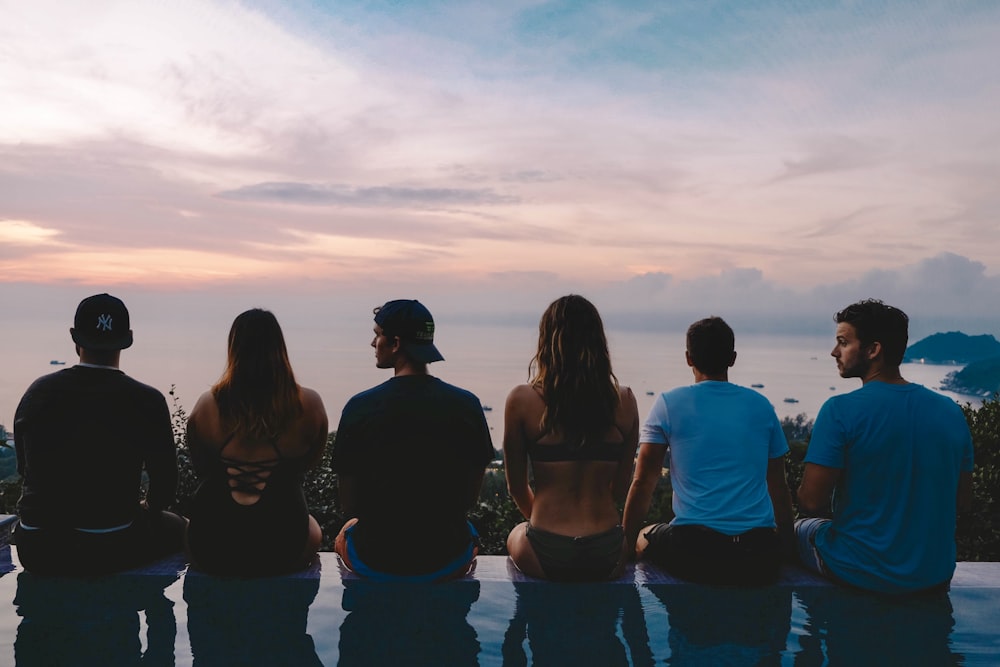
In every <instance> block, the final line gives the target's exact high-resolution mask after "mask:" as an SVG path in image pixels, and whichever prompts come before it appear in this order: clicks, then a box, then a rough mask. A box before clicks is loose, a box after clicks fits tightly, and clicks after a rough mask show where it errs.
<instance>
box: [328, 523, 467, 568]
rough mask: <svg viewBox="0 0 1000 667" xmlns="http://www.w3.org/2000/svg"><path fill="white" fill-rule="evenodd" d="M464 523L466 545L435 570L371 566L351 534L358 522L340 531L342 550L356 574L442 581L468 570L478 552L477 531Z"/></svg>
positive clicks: (348, 564)
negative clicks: (400, 571)
mask: <svg viewBox="0 0 1000 667" xmlns="http://www.w3.org/2000/svg"><path fill="white" fill-rule="evenodd" d="M466 524H467V525H468V527H469V544H468V546H467V547H466V548H465V549H463V550H462V552H461V553H460V554H458V556H456V557H455V558H453V559H452V560H451V561H449V562H448V563H446V564H445V565H443V566H442V567H440V568H438V569H437V570H435V571H433V572H426V573H420V574H394V573H392V572H383V571H381V570H376V569H374V568H372V567H371V566H370V565H368V564H367V563H365V562H364V561H363V560H362V559H361V556H360V555H359V554H358V549H357V545H356V544H355V538H354V535H353V533H354V530H355V529H356V528H357V525H358V524H357V523H355V524H353V525H348V526H347V527H346V528H344V530H343V533H342V535H343V537H344V551H345V552H346V556H347V561H348V562H347V566H348V567H349V568H350V569H351V570H352V571H354V572H356V573H357V574H360V575H361V576H363V577H365V578H366V579H371V580H373V581H396V582H422V581H443V580H445V579H451V578H456V577H460V576H462V575H464V574H465V573H466V572H468V571H469V568H470V566H471V565H472V561H473V560H474V559H475V557H476V555H477V554H478V553H479V533H478V532H476V527H475V526H473V525H472V524H471V523H469V522H468V521H467V522H466Z"/></svg>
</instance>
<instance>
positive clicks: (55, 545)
mask: <svg viewBox="0 0 1000 667" xmlns="http://www.w3.org/2000/svg"><path fill="white" fill-rule="evenodd" d="M14 540H15V544H16V545H17V557H18V560H19V561H21V565H22V566H24V569H26V570H28V571H29V572H34V573H36V574H56V575H60V574H61V575H94V574H110V573H112V572H121V571H122V570H128V569H131V568H134V567H139V566H141V565H145V564H146V563H150V562H152V561H154V560H157V559H159V558H163V557H164V556H167V555H168V554H171V553H176V552H178V551H181V549H182V548H183V546H184V520H183V519H181V518H180V517H179V516H177V515H175V514H171V513H169V512H160V511H150V510H147V509H145V508H140V509H139V511H138V512H136V516H135V519H134V520H133V521H132V523H131V524H129V525H128V526H127V527H125V528H122V529H121V530H114V531H111V532H85V531H81V530H76V529H74V528H45V527H40V528H32V529H26V528H25V527H24V526H23V525H22V524H18V525H17V527H16V528H15V529H14Z"/></svg>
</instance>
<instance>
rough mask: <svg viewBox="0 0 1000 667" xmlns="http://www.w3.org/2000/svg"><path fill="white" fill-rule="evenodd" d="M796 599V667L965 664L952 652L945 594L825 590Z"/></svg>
mask: <svg viewBox="0 0 1000 667" xmlns="http://www.w3.org/2000/svg"><path fill="white" fill-rule="evenodd" d="M795 595H796V597H798V598H799V601H800V602H801V603H802V606H803V607H804V608H805V611H806V621H805V628H804V630H805V632H804V634H803V635H802V636H801V637H800V638H799V644H800V646H801V651H800V652H799V653H797V654H796V655H795V665H796V666H797V667H805V666H808V665H824V664H830V665H851V666H852V667H854V666H856V665H862V666H863V665H873V666H874V665H879V666H882V665H907V666H908V667H909V666H912V665H928V666H931V665H933V666H934V667H940V666H942V665H960V664H964V662H965V659H964V657H963V656H962V655H961V654H959V653H953V652H952V650H951V642H950V635H951V631H952V628H953V627H954V625H955V619H954V616H953V615H952V607H951V599H950V598H949V596H948V594H947V593H941V594H937V595H924V596H909V597H902V598H898V599H896V598H885V597H879V596H876V595H873V594H870V593H865V592H862V591H855V590H849V589H844V588H833V587H830V588H801V589H797V590H796V591H795ZM824 644H825V648H826V650H825V652H824V650H823V649H824ZM827 661H829V662H827Z"/></svg>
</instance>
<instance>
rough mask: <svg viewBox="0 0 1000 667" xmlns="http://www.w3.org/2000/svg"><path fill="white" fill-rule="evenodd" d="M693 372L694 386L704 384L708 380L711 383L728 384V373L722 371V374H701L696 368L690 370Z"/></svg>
mask: <svg viewBox="0 0 1000 667" xmlns="http://www.w3.org/2000/svg"><path fill="white" fill-rule="evenodd" d="M692 371H693V372H694V381H695V384H697V383H698V382H705V381H706V380H710V381H712V382H729V371H723V372H722V373H702V372H701V371H700V370H698V369H697V368H692Z"/></svg>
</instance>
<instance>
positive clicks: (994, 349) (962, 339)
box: [903, 331, 1000, 366]
mask: <svg viewBox="0 0 1000 667" xmlns="http://www.w3.org/2000/svg"><path fill="white" fill-rule="evenodd" d="M993 357H1000V341H997V339H996V338H994V337H993V336H991V335H989V334H983V335H981V336H970V335H968V334H964V333H962V332H961V331H949V332H947V333H936V334H933V335H931V336H928V337H927V338H922V339H921V340H919V341H917V342H916V343H914V344H913V345H910V346H909V347H908V348H906V353H905V354H904V355H903V361H904V362H909V363H914V364H948V365H956V366H957V365H962V364H970V363H972V362H974V361H981V360H983V359H990V358H993Z"/></svg>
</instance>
